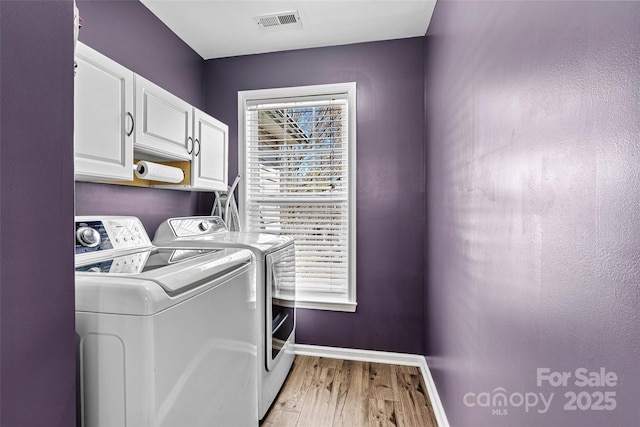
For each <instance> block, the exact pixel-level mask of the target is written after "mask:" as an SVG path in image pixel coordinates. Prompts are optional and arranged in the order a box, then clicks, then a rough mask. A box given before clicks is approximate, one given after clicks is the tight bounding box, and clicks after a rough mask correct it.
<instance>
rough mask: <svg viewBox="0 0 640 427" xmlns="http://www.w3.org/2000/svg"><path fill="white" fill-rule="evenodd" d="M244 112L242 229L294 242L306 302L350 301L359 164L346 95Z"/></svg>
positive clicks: (253, 103) (254, 103) (267, 104)
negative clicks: (355, 174)
mask: <svg viewBox="0 0 640 427" xmlns="http://www.w3.org/2000/svg"><path fill="white" fill-rule="evenodd" d="M245 105H246V106H245V108H246V109H245V147H244V153H243V155H244V165H245V171H244V177H245V186H244V189H245V194H244V197H243V201H244V207H243V210H244V219H245V228H246V229H247V231H256V232H269V233H278V234H286V235H290V236H292V237H294V238H295V240H296V293H297V294H298V299H301V300H302V302H304V301H305V300H306V301H316V302H323V301H324V302H347V301H350V300H351V299H353V297H354V292H353V291H354V290H353V289H352V283H351V282H352V281H353V280H352V279H353V277H352V276H353V275H354V274H353V273H354V271H353V270H352V269H353V268H355V266H354V265H353V262H352V261H353V259H352V258H353V257H352V256H351V255H352V254H353V253H354V243H355V242H353V241H352V235H354V233H352V231H353V230H352V228H351V227H352V226H354V225H355V224H351V221H350V219H351V215H350V214H351V213H352V209H354V206H353V203H352V197H353V196H354V195H355V192H352V191H351V188H352V187H353V184H354V183H351V182H350V180H351V179H352V176H353V172H354V171H352V170H351V165H352V164H353V165H355V161H353V159H351V158H350V156H351V155H352V153H353V152H354V150H351V149H350V148H352V147H350V144H351V143H352V142H351V141H350V135H352V134H354V133H352V132H350V130H351V129H350V126H351V125H350V121H349V115H350V114H353V113H352V112H351V111H349V105H350V104H349V96H348V94H347V93H332V94H328V95H320V96H317V95H316V96H308V97H297V98H295V99H293V98H285V99H260V100H248V101H247V102H246V104H245ZM353 143H355V141H354V142H353ZM354 167H355V166H354Z"/></svg>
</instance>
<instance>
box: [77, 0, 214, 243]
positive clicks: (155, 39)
mask: <svg viewBox="0 0 640 427" xmlns="http://www.w3.org/2000/svg"><path fill="white" fill-rule="evenodd" d="M77 4H78V9H79V10H80V16H81V17H82V21H83V22H82V29H81V30H80V37H79V38H80V41H82V42H83V43H85V44H87V45H89V46H91V47H92V48H94V49H96V50H97V51H99V52H101V53H103V54H104V55H106V56H108V57H110V58H111V59H113V60H114V61H116V62H118V63H120V64H122V65H124V66H125V67H127V68H129V69H131V70H132V71H134V72H136V73H138V74H140V75H142V76H144V77H146V78H148V79H149V80H151V81H153V82H154V83H156V84H158V85H160V86H162V87H163V88H165V89H167V90H168V91H170V92H172V93H174V94H175V95H177V96H179V97H181V98H182V99H184V100H185V101H187V102H189V103H191V104H193V105H194V106H196V107H198V108H202V107H203V106H204V91H203V72H202V71H203V60H202V58H201V57H200V56H199V55H198V54H196V53H195V52H194V51H193V50H192V49H191V48H189V47H188V46H187V45H186V44H185V43H184V42H183V41H182V40H180V39H179V38H178V37H177V36H176V35H175V34H174V33H173V32H172V31H171V30H169V28H167V27H166V26H165V25H164V24H163V23H162V22H161V21H160V20H159V19H158V18H157V17H156V16H155V15H154V14H152V13H151V12H150V11H149V10H148V9H147V8H146V7H144V6H143V5H142V4H141V3H140V2H139V1H138V0H118V1H113V0H78V2H77ZM205 201H206V199H205ZM210 211H211V205H208V206H205V205H203V204H202V201H201V197H200V195H199V194H198V193H190V192H182V191H174V190H160V189H148V188H135V187H125V186H116V185H105V184H92V183H77V184H76V214H77V215H134V216H137V217H139V218H140V219H141V220H142V222H143V224H144V225H145V228H146V229H147V232H148V233H149V234H151V235H152V237H153V232H154V231H155V229H156V228H157V226H158V224H160V222H162V221H163V220H165V219H167V218H168V217H171V216H184V215H195V214H207V213H209V212H210Z"/></svg>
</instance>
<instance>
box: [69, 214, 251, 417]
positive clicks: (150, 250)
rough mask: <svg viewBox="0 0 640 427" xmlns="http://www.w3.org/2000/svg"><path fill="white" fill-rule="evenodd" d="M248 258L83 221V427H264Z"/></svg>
mask: <svg viewBox="0 0 640 427" xmlns="http://www.w3.org/2000/svg"><path fill="white" fill-rule="evenodd" d="M252 259H253V255H252V253H251V252H250V251H247V250H238V249H227V250H212V249H203V248H195V249H193V248H183V249H164V248H158V247H154V246H153V245H152V244H151V241H150V240H149V237H148V235H147V234H146V232H145V231H144V228H143V226H142V224H141V223H140V221H139V220H138V219H137V218H134V217H77V218H76V284H75V286H76V331H77V334H78V335H79V337H80V338H79V348H78V355H79V357H78V359H79V369H80V384H81V387H80V398H81V405H80V407H81V416H80V418H81V425H82V426H83V427H125V426H127V427H131V426H133V427H186V426H188V427H200V426H201V427H205V426H206V427H211V426H224V427H228V426H237V427H247V426H257V425H258V408H257V407H258V405H257V393H256V387H257V384H256V372H255V364H256V363H257V362H256V345H255V340H256V333H255V321H256V320H255V300H254V294H255V292H252V290H251V288H250V287H251V278H250V277H251V275H252V271H253V268H254V266H253V265H252Z"/></svg>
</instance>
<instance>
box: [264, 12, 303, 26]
mask: <svg viewBox="0 0 640 427" xmlns="http://www.w3.org/2000/svg"><path fill="white" fill-rule="evenodd" d="M255 20H256V22H257V23H258V25H260V28H264V29H269V30H270V29H275V28H282V29H285V28H299V27H302V21H301V20H300V14H299V13H298V11H297V10H294V11H293V12H280V13H269V14H266V15H259V16H256V17H255Z"/></svg>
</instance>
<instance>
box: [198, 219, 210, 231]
mask: <svg viewBox="0 0 640 427" xmlns="http://www.w3.org/2000/svg"><path fill="white" fill-rule="evenodd" d="M198 228H199V229H200V231H209V229H210V228H211V224H209V223H208V222H207V221H201V222H200V224H198Z"/></svg>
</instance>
